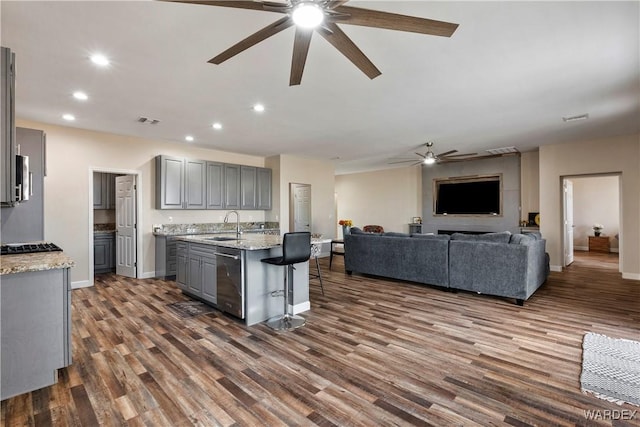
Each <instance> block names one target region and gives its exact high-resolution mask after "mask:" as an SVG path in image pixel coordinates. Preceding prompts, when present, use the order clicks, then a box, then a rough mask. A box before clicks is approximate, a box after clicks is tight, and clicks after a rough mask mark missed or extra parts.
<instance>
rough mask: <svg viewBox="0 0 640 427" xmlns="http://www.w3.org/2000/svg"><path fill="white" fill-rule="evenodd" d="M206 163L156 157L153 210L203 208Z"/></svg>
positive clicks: (178, 158) (204, 206) (204, 201)
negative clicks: (154, 207) (154, 206)
mask: <svg viewBox="0 0 640 427" xmlns="http://www.w3.org/2000/svg"><path fill="white" fill-rule="evenodd" d="M206 186H207V162H205V161H204V160H191V159H185V158H182V157H171V156H158V157H156V208H157V209H206V207H207V204H206V197H207V196H206V188H207V187H206Z"/></svg>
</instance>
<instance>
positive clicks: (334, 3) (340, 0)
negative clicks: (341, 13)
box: [327, 0, 349, 9]
mask: <svg viewBox="0 0 640 427" xmlns="http://www.w3.org/2000/svg"><path fill="white" fill-rule="evenodd" d="M348 1H349V0H331V1H329V3H328V4H327V9H335V8H336V7H338V6H342V5H343V4H345V3H346V2H348Z"/></svg>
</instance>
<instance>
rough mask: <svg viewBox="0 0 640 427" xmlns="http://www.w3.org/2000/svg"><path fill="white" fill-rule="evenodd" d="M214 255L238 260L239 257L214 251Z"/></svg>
mask: <svg viewBox="0 0 640 427" xmlns="http://www.w3.org/2000/svg"><path fill="white" fill-rule="evenodd" d="M214 255H215V256H221V257H225V258H231V259H235V260H239V259H240V256H239V255H229V254H222V253H220V252H216V253H215V254H214Z"/></svg>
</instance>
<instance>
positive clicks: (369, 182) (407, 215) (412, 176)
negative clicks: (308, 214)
mask: <svg viewBox="0 0 640 427" xmlns="http://www.w3.org/2000/svg"><path fill="white" fill-rule="evenodd" d="M336 195H337V197H336V198H337V208H338V209H337V212H338V219H351V220H353V224H354V226H358V227H362V226H364V225H367V224H375V225H381V226H383V227H384V229H385V231H397V232H405V233H407V232H408V231H409V226H408V224H409V223H410V222H411V219H412V218H413V217H414V216H422V213H421V212H422V173H421V166H413V167H404V168H396V169H386V170H381V171H375V172H363V173H354V174H346V175H338V176H336ZM335 228H337V224H334V229H335ZM340 233H341V232H340Z"/></svg>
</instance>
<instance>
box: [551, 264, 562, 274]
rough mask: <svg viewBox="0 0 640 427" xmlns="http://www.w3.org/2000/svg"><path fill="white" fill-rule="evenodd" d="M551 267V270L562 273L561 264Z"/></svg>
mask: <svg viewBox="0 0 640 427" xmlns="http://www.w3.org/2000/svg"><path fill="white" fill-rule="evenodd" d="M549 269H550V270H551V271H557V272H558V273H562V266H561V265H551V266H549Z"/></svg>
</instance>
